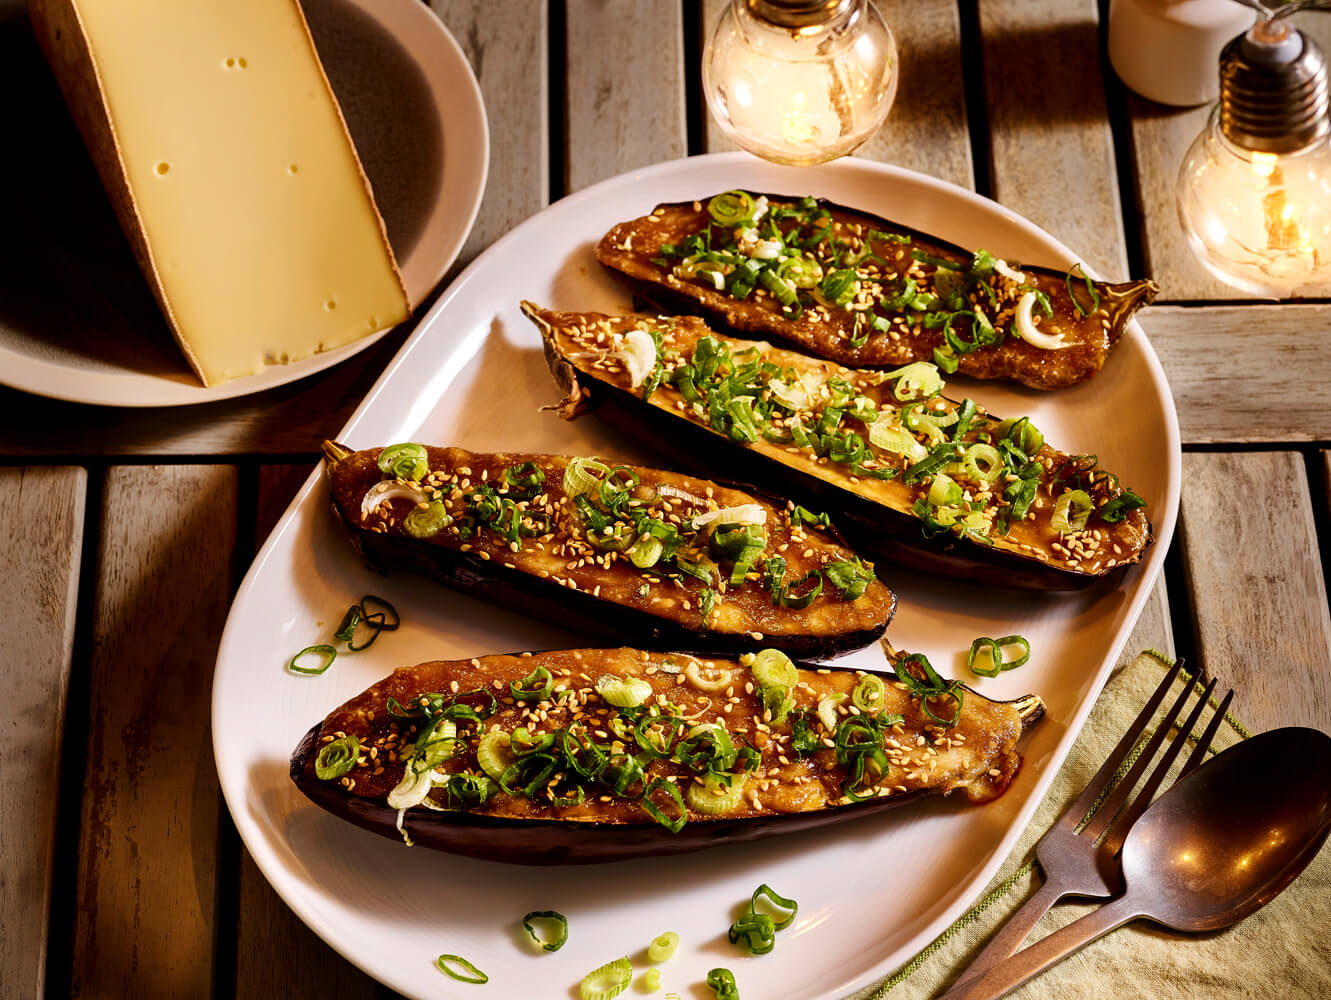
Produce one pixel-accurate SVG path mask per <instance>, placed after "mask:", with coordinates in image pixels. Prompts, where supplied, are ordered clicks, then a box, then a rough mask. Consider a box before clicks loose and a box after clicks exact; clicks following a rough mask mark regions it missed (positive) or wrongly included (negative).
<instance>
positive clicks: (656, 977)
mask: <svg viewBox="0 0 1331 1000" xmlns="http://www.w3.org/2000/svg"><path fill="white" fill-rule="evenodd" d="M638 984H639V985H640V986H641V987H642V988H643V989H644V990H646V991H647V992H648V993H655V992H656V991H657V990H659V989H660V988H661V970H660V969H648V970H647V971H646V972H644V973H643V974H642V978H641V979H639V980H638Z"/></svg>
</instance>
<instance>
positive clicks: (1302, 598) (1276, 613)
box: [0, 0, 1331, 998]
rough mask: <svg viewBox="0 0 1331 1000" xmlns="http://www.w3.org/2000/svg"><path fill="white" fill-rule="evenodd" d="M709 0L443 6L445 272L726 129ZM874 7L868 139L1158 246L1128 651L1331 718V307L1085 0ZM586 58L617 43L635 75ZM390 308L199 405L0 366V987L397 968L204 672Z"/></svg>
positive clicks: (1091, 239) (710, 141) (1067, 224)
mask: <svg viewBox="0 0 1331 1000" xmlns="http://www.w3.org/2000/svg"><path fill="white" fill-rule="evenodd" d="M725 2H726V0H700V2H697V0H685V2H683V3H677V2H675V0H651V2H647V3H643V2H638V0H563V2H560V0H553V2H551V3H549V4H546V3H533V2H529V0H502V2H497V0H434V2H433V4H432V6H433V9H434V10H435V11H436V13H437V14H439V16H440V17H441V18H442V19H443V20H444V22H445V24H447V25H448V26H449V28H450V29H451V31H452V32H453V34H454V36H455V37H456V38H457V39H458V40H459V42H460V43H461V44H462V45H463V47H464V49H465V50H466V53H467V56H468V59H469V60H470V61H471V64H472V66H473V67H474V69H475V71H476V73H477V76H478V79H479V80H480V84H481V88H482V90H483V92H484V94H485V97H486V103H487V108H488V113H489V118H490V128H491V136H492V147H493V148H492V155H491V167H490V179H489V184H488V188H487V192H486V196H485V201H484V203H483V205H482V208H481V213H480V216H479V218H478V220H477V223H476V227H475V229H474V230H473V232H472V235H471V237H470V239H469V240H468V242H467V245H466V247H465V249H464V251H463V254H462V257H461V258H460V260H459V263H458V265H457V267H456V268H455V273H456V270H458V269H460V268H461V267H462V266H464V265H465V264H466V263H467V262H468V261H469V260H470V259H472V258H473V257H475V256H476V255H477V254H478V253H480V252H481V251H483V250H484V249H485V248H486V247H487V246H489V244H490V243H492V242H493V241H494V240H495V239H496V238H498V237H499V236H500V235H502V234H503V233H505V232H507V231H508V230H509V229H511V228H512V227H513V226H515V225H516V224H517V223H519V222H521V221H522V220H523V219H525V218H527V217H528V216H530V215H531V214H533V213H534V212H536V211H538V210H539V209H541V208H542V207H544V206H545V205H546V204H548V202H549V200H550V198H551V195H552V193H554V194H563V193H567V192H571V191H575V190H579V189H581V188H582V187H585V186H587V185H589V184H592V183H595V182H597V181H599V180H602V179H604V178H606V177H610V176H613V175H615V174H617V173H620V172H622V171H624V170H628V169H632V168H634V167H638V166H642V165H644V164H648V163H654V162H658V161H661V160H665V159H672V158H675V157H679V156H683V155H685V154H686V153H688V152H711V151H719V150H722V149H727V148H731V147H730V146H729V144H728V143H727V141H726V140H725V139H724V137H723V136H722V135H721V134H720V133H719V131H718V130H717V128H716V126H715V124H714V123H713V122H712V121H711V120H710V118H708V117H706V109H705V104H704V102H703V101H702V99H701V96H700V94H699V92H698V80H697V72H696V69H697V66H698V65H699V62H700V53H701V46H702V43H703V38H704V34H705V31H706V30H707V29H709V28H710V26H711V24H712V23H714V21H715V19H716V17H717V16H718V15H719V13H720V10H721V9H722V6H723V4H724V3H725ZM882 7H883V10H884V13H885V14H886V16H887V18H888V20H889V22H890V23H891V24H892V25H893V27H894V30H895V31H896V34H897V39H898V44H899V46H900V49H901V53H902V79H901V89H900V92H899V93H900V97H899V101H898V104H897V107H896V108H895V109H894V111H893V114H892V116H891V117H890V118H889V121H888V124H887V125H886V126H885V127H884V128H883V130H881V131H880V133H879V134H878V135H877V136H875V137H874V138H873V139H872V140H871V141H870V142H869V143H868V144H867V145H866V146H865V148H864V149H863V150H861V152H860V155H863V156H867V157H870V158H874V159H881V160H888V161H891V162H895V163H899V164H901V165H904V166H908V167H911V168H913V169H918V170H921V171H924V172H927V173H931V174H935V175H937V176H940V177H943V178H944V179H947V180H950V181H952V182H953V183H956V184H958V185H961V186H962V187H968V188H972V189H976V188H977V187H978V189H979V190H980V191H981V193H984V194H988V195H990V196H992V197H994V198H996V199H997V200H999V201H1000V202H1002V203H1004V204H1006V205H1008V206H1009V207H1011V208H1013V209H1014V210H1016V211H1018V212H1020V213H1022V214H1024V215H1026V216H1027V217H1029V218H1031V219H1033V220H1034V221H1036V222H1037V223H1039V224H1041V225H1043V226H1044V227H1045V228H1047V229H1049V230H1051V231H1053V232H1055V233H1057V234H1058V235H1059V237H1060V238H1061V239H1063V240H1064V241H1065V242H1067V243H1068V244H1069V245H1071V246H1074V247H1079V248H1084V250H1085V252H1086V254H1087V257H1088V263H1090V264H1091V265H1092V266H1093V267H1096V268H1099V269H1101V270H1102V271H1104V272H1105V273H1106V274H1109V275H1115V276H1117V275H1123V274H1126V273H1127V271H1128V269H1129V264H1134V265H1138V266H1141V265H1145V266H1146V267H1148V268H1149V270H1150V273H1152V274H1153V275H1154V276H1155V277H1156V278H1157V280H1159V281H1160V282H1161V284H1162V295H1161V302H1162V304H1161V305H1157V306H1155V307H1153V308H1152V309H1150V310H1148V312H1147V313H1146V314H1145V316H1144V317H1143V326H1144V327H1145V328H1146V330H1147V331H1148V334H1149V335H1150V337H1151V339H1152V342H1153V344H1154V346H1155V348H1156V350H1157V352H1158V353H1159V354H1160V357H1161V361H1162V363H1163V364H1164V366H1165V369H1166V372H1167V374H1168V377H1169V380H1170V383H1171V386H1172V387H1173V390H1174V394H1175V399H1176V402H1177V404H1178V408H1179V414H1180V423H1181V426H1182V432H1183V440H1184V442H1185V450H1186V451H1187V454H1186V455H1185V458H1184V473H1185V483H1186V487H1185V494H1184V498H1183V505H1182V517H1181V529H1180V532H1179V536H1178V541H1177V543H1176V545H1175V547H1174V550H1173V552H1172V553H1171V557H1170V559H1169V562H1168V567H1167V572H1166V574H1165V576H1164V577H1162V580H1161V582H1160V584H1159V585H1158V586H1157V588H1156V591H1155V593H1154V594H1153V596H1152V599H1151V601H1150V603H1149V604H1148V606H1147V610H1146V612H1145V613H1144V615H1143V617H1142V619H1141V621H1140V623H1139V624H1138V627H1137V629H1136V631H1135V632H1134V634H1133V636H1132V638H1131V639H1130V640H1129V647H1130V648H1133V649H1135V648H1143V647H1146V646H1156V647H1159V648H1163V649H1166V650H1172V649H1173V648H1174V647H1175V645H1177V647H1178V648H1179V650H1180V651H1183V652H1186V653H1187V654H1188V655H1189V656H1190V657H1191V658H1193V659H1195V660H1196V661H1197V662H1199V663H1201V665H1202V666H1204V667H1206V668H1208V669H1209V670H1211V671H1212V672H1214V673H1216V674H1218V675H1219V676H1221V677H1222V679H1223V680H1225V681H1226V682H1231V683H1234V684H1236V685H1237V686H1238V688H1239V696H1238V701H1237V704H1236V711H1238V713H1239V714H1240V715H1242V716H1244V717H1245V718H1247V719H1248V720H1249V721H1250V722H1251V723H1252V724H1254V725H1255V726H1257V727H1259V728H1263V727H1269V726H1273V725H1278V724H1285V723H1289V722H1303V723H1307V724H1312V725H1316V726H1320V727H1321V728H1324V729H1325V728H1331V695H1329V694H1328V689H1329V688H1331V679H1329V677H1328V668H1327V662H1328V652H1329V651H1331V624H1328V615H1327V601H1326V589H1325V569H1326V566H1325V557H1324V555H1322V554H1323V553H1326V552H1328V551H1331V549H1329V548H1328V543H1331V539H1328V538H1327V537H1326V533H1327V529H1326V528H1325V527H1324V526H1325V525H1326V524H1327V523H1328V518H1327V514H1328V485H1327V484H1328V471H1329V470H1331V459H1329V458H1328V453H1327V451H1325V450H1324V448H1325V445H1326V443H1327V442H1329V441H1331V406H1328V405H1326V404H1327V388H1326V386H1327V384H1328V381H1331V380H1328V379H1327V377H1326V376H1327V375H1328V373H1331V358H1328V356H1327V355H1328V352H1329V351H1331V337H1327V336H1326V334H1327V333H1328V332H1329V331H1328V327H1329V326H1331V316H1329V315H1328V314H1329V313H1331V310H1328V309H1327V308H1326V307H1325V305H1324V304H1314V303H1309V304H1278V305H1271V304H1252V303H1243V302H1238V301H1235V297H1234V295H1233V294H1232V293H1230V292H1229V291H1228V290H1226V289H1225V288H1223V287H1221V286H1219V285H1217V284H1215V283H1214V282H1211V281H1209V279H1207V278H1205V277H1204V276H1203V275H1202V274H1201V273H1200V271H1199V269H1198V268H1197V267H1196V265H1195V264H1194V263H1193V262H1192V261H1191V259H1190V258H1189V257H1188V256H1187V253H1186V250H1185V248H1184V246H1183V244H1182V241H1181V238H1180V236H1179V234H1178V231H1177V227H1176V225H1175V223H1174V218H1173V210H1172V206H1171V204H1170V198H1171V197H1172V193H1171V192H1172V183H1173V176H1174V172H1175V171H1176V169H1177V163H1178V161H1179V159H1180V158H1181V156H1182V151H1183V149H1184V148H1186V145H1187V144H1188V142H1189V141H1190V140H1191V137H1192V136H1193V135H1194V134H1195V133H1196V132H1197V131H1198V130H1199V129H1200V127H1201V120H1202V118H1203V117H1204V112H1199V111H1185V112H1178V111H1173V110H1170V109H1163V108H1160V107H1158V106H1154V105H1150V104H1149V103H1148V102H1145V101H1141V100H1139V99H1137V98H1135V97H1133V96H1131V95H1128V94H1126V93H1125V92H1124V90H1123V88H1122V87H1121V86H1120V85H1119V84H1118V83H1117V81H1116V80H1115V79H1114V78H1113V75H1112V73H1110V72H1108V71H1107V70H1106V68H1105V65H1104V62H1103V38H1102V30H1101V27H1100V18H1101V11H1100V9H1099V8H1098V7H1097V5H1096V4H1095V3H1094V2H1092V0H1075V2H1064V0H1003V2H990V0H986V2H984V3H981V4H979V5H976V4H973V3H970V2H967V0H962V2H960V3H958V2H954V0H914V2H908V0H885V2H883V3H882ZM1305 27H1308V28H1311V29H1312V30H1314V31H1315V32H1319V33H1320V35H1321V37H1322V39H1323V41H1324V44H1325V43H1327V42H1328V41H1331V39H1328V38H1327V26H1325V25H1321V24H1319V23H1316V22H1313V23H1310V24H1308V25H1305ZM645 39H646V40H650V42H644V40H645ZM605 52H615V53H625V54H631V57H632V58H631V60H629V62H631V64H632V67H631V72H630V71H626V65H627V64H628V63H626V61H625V60H623V59H620V60H606V59H603V58H600V56H599V53H605ZM1052 80H1057V81H1058V85H1057V86H1051V85H1049V81H1052ZM1069 176H1071V177H1077V178H1079V182H1078V183H1077V184H1075V185H1074V184H1068V183H1066V182H1065V178H1066V177H1069ZM405 335H406V331H405V330H403V331H398V332H397V333H396V334H394V335H392V336H390V337H388V338H385V340H384V342H383V343H381V344H380V345H378V346H377V347H376V348H374V349H372V350H371V351H369V352H367V353H366V354H364V355H362V356H361V358H360V359H358V360H357V361H355V362H353V363H350V364H346V365H342V366H339V367H338V368H335V369H333V370H331V371H330V372H327V373H324V374H322V375H319V376H316V377H315V378H312V379H307V380H304V381H302V382H299V383H296V384H294V385H291V386H284V387H281V388H279V389H276V390H273V391H271V392H268V393H265V394H263V395H262V396H261V397H257V398H254V399H248V400H247V399H241V400H235V401H230V402H226V403H221V404H216V405H212V406H207V407H192V408H182V409H179V410H174V411H169V412H162V411H148V412H133V411H121V410H110V409H104V408H97V407H86V406H77V405H71V404H65V403H59V402H55V401H50V400H41V399H36V398H34V397H29V396H25V395H23V394H20V393H17V392H13V391H10V390H0V413H3V414H4V416H6V417H8V419H6V420H3V421H0V520H3V523H5V524H6V525H8V531H7V532H6V533H5V535H4V537H3V541H0V572H3V573H4V575H5V577H6V578H7V579H8V580H9V581H10V583H11V599H10V604H11V608H12V611H11V622H13V623H21V625H22V627H19V628H13V627H11V628H10V629H7V630H6V632H5V634H4V636H3V638H0V664H3V666H0V670H3V671H4V678H5V681H6V690H7V692H9V694H10V702H11V706H12V707H11V709H10V712H9V713H7V720H6V724H5V725H4V726H3V727H0V758H3V759H4V760H5V767H4V768H3V769H0V903H3V904H6V905H5V910H6V913H7V914H8V916H7V919H6V925H5V934H4V935H0V995H3V996H4V997H10V996H13V997H30V996H37V995H41V994H42V993H45V994H46V995H48V996H52V997H60V996H65V995H71V994H72V995H75V996H83V997H103V996H108V997H109V996H124V995H140V996H144V997H156V996H208V995H217V996H226V995H236V996H241V997H267V996H297V997H304V996H320V995H330V994H333V993H336V994H337V995H339V996H342V997H365V998H369V997H384V996H391V995H392V994H391V993H390V991H387V990H386V989H384V988H383V987H381V986H378V985H377V984H375V983H374V982H373V981H371V980H370V979H369V978H367V977H366V976H365V975H364V974H362V973H360V972H359V971H358V970H356V969H355V968H353V967H352V966H351V965H349V964H348V963H347V962H345V961H344V960H343V959H341V958H340V957H339V956H338V955H337V954H336V953H335V952H334V951H333V950H332V949H330V948H329V947H328V946H327V945H325V944H324V943H323V942H321V941H319V940H318V939H317V938H316V937H315V936H314V935H313V933H312V932H310V931H309V930H308V929H306V928H305V927H304V926H303V925H302V924H301V923H300V922H299V921H298V920H296V918H295V917H294V916H293V915H292V914H291V913H290V911H289V910H287V908H286V907H285V905H284V904H283V903H282V902H281V900H280V899H279V898H278V897H277V896H276V894H275V893H274V892H273V891H272V889H271V888H270V887H269V886H268V884H267V883H266V881H265V880H264V879H263V877H262V875H261V873H259V871H258V870H257V868H256V867H255V865H254V863H253V861H252V860H250V858H249V857H248V855H247V854H246V853H245V852H244V849H243V847H242V846H241V844H240V842H239V839H238V837H237V836H236V834H235V831H234V827H232V825H231V822H230V818H229V816H227V814H226V811H225V808H224V807H223V806H222V804H221V801H220V796H219V794H218V791H217V779H216V774H215V770H214V767H213V763H212V757H211V743H210V733H209V721H208V714H209V685H208V683H207V681H206V679H207V678H208V677H210V676H211V670H212V665H213V659H214V656H215V653H216V647H217V642H218V638H219V636H220V631H221V627H222V623H223V621H224V618H225V614H226V609H227V607H228V604H229V602H230V600H231V597H232V595H233V594H234V590H235V587H236V586H237V584H238V582H239V579H240V576H241V575H242V574H243V572H244V569H245V568H246V566H247V565H248V563H249V561H250V559H251V558H252V555H253V553H254V552H255V550H256V548H257V546H258V545H259V544H260V543H261V542H262V540H263V539H264V537H266V535H267V533H268V531H269V530H270V528H271V526H272V525H273V524H274V523H275V521H276V519H277V517H278V516H279V515H280V513H281V511H282V510H283V509H284V508H285V506H286V504H287V502H288V501H289V499H290V497H291V496H292V495H293V494H294V492H295V490H296V488H297V486H298V485H299V483H300V482H301V481H302V480H303V479H304V477H305V476H306V475H307V474H308V471H309V469H310V468H311V466H312V465H313V463H314V461H315V459H316V456H317V445H318V442H319V441H321V440H322V439H323V437H325V436H329V435H331V434H334V433H335V432H336V431H337V429H338V428H339V427H340V426H341V425H342V424H343V423H344V422H345V419H346V418H347V416H348V415H349V414H350V412H351V410H352V409H353V408H354V407H355V406H356V404H357V403H358V402H359V400H360V399H361V397H362V396H363V395H364V394H365V392H366V391H367V390H368V389H369V387H370V386H371V385H372V384H373V382H374V380H375V378H377V376H378V374H379V373H380V372H381V371H382V369H383V367H384V366H385V365H386V364H387V362H388V361H389V359H390V358H391V357H392V355H393V353H394V352H395V351H396V350H397V348H398V347H399V346H400V345H401V343H402V340H403V339H404V337H405ZM1255 359H1258V360H1255ZM1277 390H1282V391H1280V392H1278V393H1277ZM1274 401H1279V402H1280V403H1283V404H1284V405H1278V403H1277V404H1276V405H1273V402H1274ZM1254 512H1256V516H1254ZM56 775H59V779H58V780H57V779H56V777H55V776H56ZM53 790H54V791H53ZM16 904H18V905H16ZM441 950H443V944H442V943H441Z"/></svg>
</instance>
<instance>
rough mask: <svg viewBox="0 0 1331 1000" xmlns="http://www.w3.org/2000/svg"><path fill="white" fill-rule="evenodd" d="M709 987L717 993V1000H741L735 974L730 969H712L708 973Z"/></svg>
mask: <svg viewBox="0 0 1331 1000" xmlns="http://www.w3.org/2000/svg"><path fill="white" fill-rule="evenodd" d="M707 985H708V986H710V987H711V988H712V989H713V990H714V991H716V1000H739V987H738V986H736V985H735V974H734V973H733V972H731V971H730V970H729V969H712V970H711V971H710V972H708V973H707Z"/></svg>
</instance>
